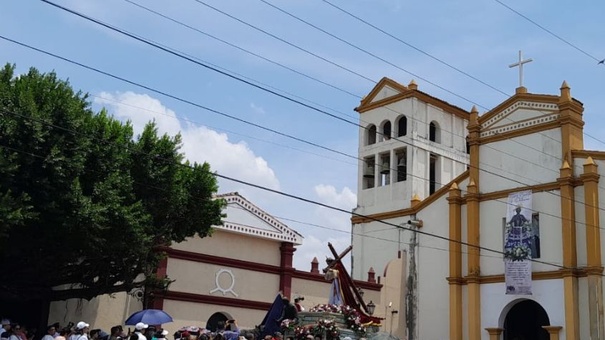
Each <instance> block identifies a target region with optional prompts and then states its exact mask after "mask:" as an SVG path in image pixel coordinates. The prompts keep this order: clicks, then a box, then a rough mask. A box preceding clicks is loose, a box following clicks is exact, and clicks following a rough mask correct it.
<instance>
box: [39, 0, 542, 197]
mask: <svg viewBox="0 0 605 340" xmlns="http://www.w3.org/2000/svg"><path fill="white" fill-rule="evenodd" d="M42 1H43V2H45V3H48V4H50V5H52V6H55V7H57V8H59V9H61V10H64V11H67V12H69V13H71V14H74V15H76V16H79V17H81V18H83V19H86V20H89V21H91V22H93V23H96V24H98V25H101V26H103V27H106V28H108V29H110V30H113V31H115V32H118V33H120V34H123V35H126V36H128V37H130V38H132V39H135V40H137V41H140V42H142V43H145V44H147V45H150V46H152V47H155V48H158V49H160V50H163V51H165V52H167V53H169V54H172V55H174V56H177V57H180V58H182V59H185V60H187V61H190V62H192V63H194V64H197V65H199V66H202V67H205V68H207V69H210V70H212V71H215V72H218V73H220V74H222V75H226V76H228V77H230V78H232V79H234V80H238V81H241V82H243V83H245V84H248V85H250V86H253V87H255V88H257V89H260V90H263V91H265V92H268V93H270V94H273V95H276V96H278V97H280V98H282V99H286V100H288V101H291V102H293V103H295V104H299V105H302V106H304V107H306V108H309V109H312V110H314V111H316V112H319V113H322V114H325V115H328V116H330V117H332V118H335V119H337V120H340V121H343V122H346V123H349V124H352V125H354V126H357V127H360V128H365V127H364V126H362V125H360V124H358V123H356V122H352V121H350V120H348V119H345V118H342V117H338V116H336V115H334V114H332V113H329V112H327V111H325V110H322V109H319V108H317V107H314V106H312V105H309V104H306V103H304V102H301V101H300V100H296V99H293V98H291V97H288V96H286V95H283V94H281V93H278V92H276V91H274V90H271V89H268V88H266V87H264V86H261V85H258V84H255V83H253V82H251V81H249V80H246V79H243V78H242V77H239V76H236V75H233V74H230V73H228V72H225V71H223V70H220V69H218V68H217V67H214V66H210V65H208V64H206V63H204V62H202V61H199V60H196V59H195V58H193V57H190V56H186V55H183V54H182V53H180V52H178V51H175V50H173V49H170V48H168V47H166V46H162V45H160V44H158V43H155V42H153V41H150V40H148V39H145V38H143V37H140V36H137V35H134V34H132V33H129V32H126V31H124V30H122V29H120V28H117V27H115V26H112V25H110V24H107V23H104V22H102V21H100V20H97V19H94V18H91V17H89V16H87V15H85V14H82V13H79V12H77V11H74V10H71V9H69V8H66V7H63V6H61V5H58V4H55V3H53V2H51V1H48V0H42ZM195 1H197V2H200V1H199V0H195ZM212 8H213V7H212ZM227 15H228V14H227ZM147 89H148V88H147ZM215 111H216V110H215ZM217 113H218V111H217ZM221 115H224V114H222V113H221ZM224 116H225V115H224ZM226 116H229V115H226ZM237 120H239V121H243V120H241V119H239V118H237ZM251 125H253V126H256V127H260V128H262V129H265V130H268V131H271V129H267V128H266V127H261V126H260V125H258V124H255V123H251ZM273 131H275V130H273ZM276 133H277V134H280V135H282V136H285V134H283V133H281V132H279V131H277V132H276ZM381 134H382V133H381ZM393 139H394V140H397V141H400V142H402V143H403V144H406V145H409V146H412V144H411V143H409V142H406V141H404V140H402V139H398V138H393ZM301 141H302V140H301ZM306 143H307V144H308V143H309V142H306ZM524 146H526V147H530V146H527V145H524ZM318 147H320V148H322V149H326V147H324V146H318ZM536 150H537V149H536ZM537 151H539V150H537ZM500 152H503V151H500ZM336 153H338V154H341V155H343V156H348V157H351V158H354V159H359V158H358V157H356V156H351V155H348V154H345V153H342V152H340V151H337V152H336ZM359 160H361V161H364V160H363V159H359ZM377 165H379V166H380V165H381V164H377ZM395 170H396V169H395ZM481 170H482V171H484V172H487V173H490V174H492V175H495V176H499V177H502V178H506V177H504V176H502V175H501V174H497V173H494V172H490V171H488V170H485V169H481ZM507 179H508V180H511V181H513V182H516V183H518V184H521V185H525V186H527V185H528V184H527V183H523V182H520V181H518V180H516V179H512V178H507ZM421 180H426V179H425V178H421Z"/></svg>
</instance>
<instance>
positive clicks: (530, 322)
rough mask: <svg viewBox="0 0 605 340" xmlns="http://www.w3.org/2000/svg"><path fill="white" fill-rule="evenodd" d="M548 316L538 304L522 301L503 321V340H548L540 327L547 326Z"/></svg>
mask: <svg viewBox="0 0 605 340" xmlns="http://www.w3.org/2000/svg"><path fill="white" fill-rule="evenodd" d="M549 325H550V320H549V319H548V314H546V311H545V310H544V308H542V306H540V304H539V303H537V302H535V301H533V300H523V301H521V302H519V303H517V304H515V305H514V306H513V307H512V308H511V309H510V310H509V311H508V313H507V314H506V318H505V319H504V340H530V339H531V340H549V339H550V336H549V334H548V332H547V331H546V330H545V329H544V328H542V326H549Z"/></svg>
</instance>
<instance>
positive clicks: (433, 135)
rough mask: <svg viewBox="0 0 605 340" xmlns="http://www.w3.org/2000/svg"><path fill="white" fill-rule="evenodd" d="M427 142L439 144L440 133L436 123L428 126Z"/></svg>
mask: <svg viewBox="0 0 605 340" xmlns="http://www.w3.org/2000/svg"><path fill="white" fill-rule="evenodd" d="M429 140H430V141H431V142H435V143H441V131H440V129H439V125H437V122H434V121H433V122H431V123H430V124H429Z"/></svg>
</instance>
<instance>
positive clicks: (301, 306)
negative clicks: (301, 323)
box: [294, 296, 305, 312]
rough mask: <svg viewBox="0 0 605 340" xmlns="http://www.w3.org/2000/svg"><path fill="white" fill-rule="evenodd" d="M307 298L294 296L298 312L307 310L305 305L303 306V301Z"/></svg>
mask: <svg viewBox="0 0 605 340" xmlns="http://www.w3.org/2000/svg"><path fill="white" fill-rule="evenodd" d="M304 300H305V297H304V296H298V297H296V298H294V306H295V307H296V311H297V312H304V311H305V307H303V305H302V303H301V302H302V301H304Z"/></svg>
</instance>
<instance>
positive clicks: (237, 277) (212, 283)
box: [167, 258, 279, 302]
mask: <svg viewBox="0 0 605 340" xmlns="http://www.w3.org/2000/svg"><path fill="white" fill-rule="evenodd" d="M167 273H168V277H170V278H172V279H173V280H176V281H175V282H173V283H172V284H171V285H170V287H169V290H170V291H174V292H183V293H192V294H199V295H214V296H226V297H231V298H236V299H244V300H252V301H266V302H268V301H273V299H274V298H275V295H276V294H277V292H278V291H279V275H277V274H270V273H263V272H258V271H254V270H245V269H241V268H232V267H228V266H219V265H214V264H208V263H200V262H193V261H187V260H180V259H173V258H169V259H168V270H167ZM225 291H227V292H225Z"/></svg>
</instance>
